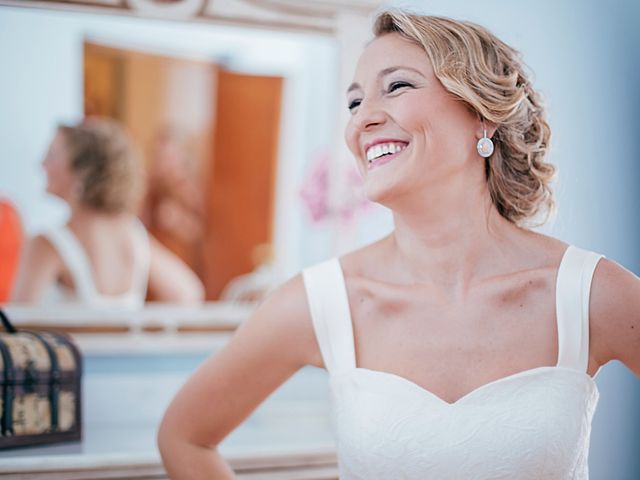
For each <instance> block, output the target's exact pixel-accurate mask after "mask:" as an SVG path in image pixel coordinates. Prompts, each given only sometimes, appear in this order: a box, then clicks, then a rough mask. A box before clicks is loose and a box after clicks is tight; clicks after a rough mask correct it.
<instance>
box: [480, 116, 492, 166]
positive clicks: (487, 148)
mask: <svg viewBox="0 0 640 480" xmlns="http://www.w3.org/2000/svg"><path fill="white" fill-rule="evenodd" d="M482 132H483V133H482V138H481V139H480V140H478V143H477V145H476V149H477V150H478V155H480V156H481V157H484V158H488V157H490V156H491V154H492V153H493V142H492V141H491V139H490V138H489V137H487V129H486V127H485V126H484V120H483V121H482Z"/></svg>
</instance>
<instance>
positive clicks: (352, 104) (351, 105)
mask: <svg viewBox="0 0 640 480" xmlns="http://www.w3.org/2000/svg"><path fill="white" fill-rule="evenodd" d="M361 103H362V100H360V99H359V98H358V99H355V100H351V101H350V102H349V105H348V108H349V111H350V112H353V110H354V109H355V108H356V107H357V106H358V105H360V104H361Z"/></svg>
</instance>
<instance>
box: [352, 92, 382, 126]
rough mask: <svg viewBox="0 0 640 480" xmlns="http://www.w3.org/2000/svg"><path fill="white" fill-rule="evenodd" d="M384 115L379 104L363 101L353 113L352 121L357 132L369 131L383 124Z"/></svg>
mask: <svg viewBox="0 0 640 480" xmlns="http://www.w3.org/2000/svg"><path fill="white" fill-rule="evenodd" d="M385 120H386V115H385V113H384V110H383V109H382V108H381V106H380V104H379V102H376V101H374V100H363V101H362V103H361V104H360V105H359V106H358V110H357V112H356V113H355V118H354V121H355V123H356V126H357V128H358V130H362V131H365V130H371V129H373V128H375V127H377V126H379V125H382V124H384V122H385Z"/></svg>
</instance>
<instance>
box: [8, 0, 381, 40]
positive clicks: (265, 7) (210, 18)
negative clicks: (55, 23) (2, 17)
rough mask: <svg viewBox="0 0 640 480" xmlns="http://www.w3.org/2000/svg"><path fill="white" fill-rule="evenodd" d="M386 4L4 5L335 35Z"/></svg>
mask: <svg viewBox="0 0 640 480" xmlns="http://www.w3.org/2000/svg"><path fill="white" fill-rule="evenodd" d="M380 3H381V1H380V0H346V1H344V2H342V1H338V0H0V5H8V6H17V7H35V8H46V9H58V10H68V11H69V10H70V11H83V12H94V13H111V14H123V15H133V16H139V17H146V18H161V19H166V20H180V21H205V22H213V23H222V24H233V25H238V26H249V27H263V28H277V29H280V30H292V31H295V30H304V31H307V32H316V33H324V34H334V33H335V31H336V28H337V21H336V19H337V17H338V16H339V15H340V14H341V13H352V14H354V13H355V14H359V15H362V16H367V15H370V14H372V13H373V12H374V11H375V9H376V8H378V7H379V5H380Z"/></svg>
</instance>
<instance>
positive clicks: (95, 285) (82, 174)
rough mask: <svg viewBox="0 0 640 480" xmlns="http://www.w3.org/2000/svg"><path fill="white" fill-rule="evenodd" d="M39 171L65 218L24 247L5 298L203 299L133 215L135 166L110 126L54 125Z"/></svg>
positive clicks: (98, 301) (89, 301) (99, 301)
mask: <svg viewBox="0 0 640 480" xmlns="http://www.w3.org/2000/svg"><path fill="white" fill-rule="evenodd" d="M43 166H44V169H45V171H46V173H47V191H48V192H49V193H52V194H54V195H56V196H58V197H60V198H62V199H63V200H65V201H66V202H67V203H68V204H69V206H70V209H71V216H70V218H69V222H68V223H67V225H65V226H62V227H57V228H53V229H50V230H48V231H46V232H45V233H43V234H42V235H38V236H36V237H34V238H32V239H31V240H30V241H29V242H28V243H27V245H26V247H25V252H24V255H23V258H22V261H21V265H20V271H19V273H18V279H17V283H16V286H15V289H14V291H13V296H12V299H13V301H16V302H47V303H51V302H59V301H73V302H79V303H82V304H85V305H88V306H95V307H109V306H115V307H128V308H135V307H139V306H141V305H142V304H143V303H144V299H145V295H146V293H147V289H148V290H149V291H150V293H152V294H153V296H154V298H155V299H158V300H161V301H171V302H195V301H200V300H201V299H202V298H203V287H202V284H201V283H200V281H199V280H198V278H197V277H196V276H195V274H194V273H193V272H192V271H191V270H190V269H189V268H188V267H186V266H185V265H184V264H183V263H182V262H181V261H180V260H179V259H178V258H177V257H175V256H174V255H173V254H172V253H170V252H169V251H168V250H167V249H166V248H164V247H162V246H161V245H160V244H159V243H158V242H157V241H156V240H154V239H153V238H152V237H151V236H149V235H148V234H147V232H146V230H145V228H144V226H143V225H142V223H141V222H140V221H139V220H138V219H137V218H136V217H135V216H134V214H133V212H134V211H135V208H136V206H137V203H138V199H139V197H140V194H141V192H142V177H141V171H140V164H139V160H138V158H137V155H136V154H135V150H134V148H133V146H132V144H131V142H130V140H129V138H128V137H127V135H126V134H125V133H124V131H123V129H122V128H121V127H120V126H119V125H118V124H117V123H116V122H115V121H113V120H107V119H89V120H87V121H85V122H84V123H81V124H80V125H77V126H73V127H71V126H61V127H59V128H58V130H57V132H56V135H55V137H54V138H53V141H52V142H51V145H50V146H49V150H48V152H47V155H46V158H45V160H44V163H43Z"/></svg>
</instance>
